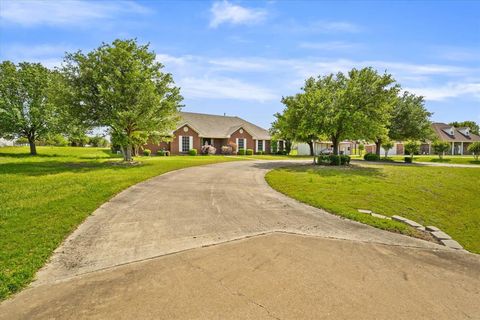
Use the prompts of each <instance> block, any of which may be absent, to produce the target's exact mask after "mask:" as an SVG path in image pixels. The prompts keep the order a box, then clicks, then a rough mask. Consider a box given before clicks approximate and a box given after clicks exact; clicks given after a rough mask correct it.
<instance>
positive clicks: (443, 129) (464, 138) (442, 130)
mask: <svg viewBox="0 0 480 320" xmlns="http://www.w3.org/2000/svg"><path fill="white" fill-rule="evenodd" d="M432 128H433V131H434V132H435V134H436V135H437V137H438V138H439V139H440V140H442V141H447V142H476V141H480V136H478V135H476V134H473V133H471V132H470V134H469V135H466V134H464V133H463V132H461V131H460V130H463V129H467V128H455V127H452V126H451V125H448V124H446V123H432ZM451 128H453V135H450V134H449V133H448V132H449V131H450V129H451Z"/></svg>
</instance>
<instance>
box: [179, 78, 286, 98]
mask: <svg viewBox="0 0 480 320" xmlns="http://www.w3.org/2000/svg"><path fill="white" fill-rule="evenodd" d="M179 84H180V86H181V90H182V94H184V95H185V97H188V98H208V99H234V100H246V101H249V100H250V101H252V100H253V101H258V102H265V101H271V100H278V99H279V96H278V95H276V94H274V93H273V92H272V91H271V90H269V89H267V88H263V87H260V86H256V85H254V84H249V83H246V82H243V81H240V80H237V79H232V78H225V77H218V78H206V77H205V78H193V77H192V78H184V79H180V81H179Z"/></svg>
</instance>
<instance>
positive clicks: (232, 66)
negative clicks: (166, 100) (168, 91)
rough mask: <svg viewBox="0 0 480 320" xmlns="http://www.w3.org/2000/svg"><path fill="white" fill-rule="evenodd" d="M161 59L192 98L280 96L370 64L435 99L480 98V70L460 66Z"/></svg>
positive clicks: (271, 98)
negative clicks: (312, 80)
mask: <svg viewBox="0 0 480 320" xmlns="http://www.w3.org/2000/svg"><path fill="white" fill-rule="evenodd" d="M157 59H158V60H159V61H160V62H162V63H164V64H165V65H166V70H167V71H168V72H171V73H172V74H173V76H174V78H175V80H176V81H177V82H178V83H179V85H180V86H181V87H182V94H184V96H185V97H186V98H210V99H215V98H222V99H233V100H244V101H247V100H250V101H279V99H280V98H281V96H282V95H289V94H293V93H295V92H298V90H299V89H300V87H301V86H302V85H303V82H304V80H305V79H306V78H308V77H312V76H313V77H316V76H318V75H326V74H329V73H337V72H339V71H341V72H347V71H349V70H350V69H352V68H357V69H359V68H363V67H367V66H372V67H374V68H376V69H377V70H379V72H383V71H384V70H387V72H390V73H392V74H393V76H394V77H395V79H397V81H398V82H399V83H400V84H402V86H403V87H405V88H407V89H406V90H409V91H411V92H412V93H415V94H419V95H424V96H425V97H426V99H427V100H430V101H432V100H436V101H438V100H445V99H449V98H455V97H460V96H474V97H480V81H479V78H478V73H479V72H480V70H479V69H478V68H477V69H474V68H464V67H459V66H456V65H440V64H415V63H407V62H399V61H383V60H358V61H357V60H351V59H327V58H321V57H307V58H303V59H275V58H265V57H204V56H195V55H183V56H172V55H168V54H158V55H157ZM439 80H440V81H444V82H443V83H439Z"/></svg>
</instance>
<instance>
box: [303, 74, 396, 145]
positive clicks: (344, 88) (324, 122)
mask: <svg viewBox="0 0 480 320" xmlns="http://www.w3.org/2000/svg"><path fill="white" fill-rule="evenodd" d="M398 90H399V88H398V85H396V84H395V80H394V79H393V77H392V76H391V75H390V74H387V73H385V74H379V73H378V72H377V71H375V70H374V69H373V68H363V69H360V70H357V69H352V70H351V71H349V72H348V73H347V74H344V73H341V72H339V73H337V74H336V75H334V74H330V75H327V76H323V77H322V76H320V77H318V78H317V79H314V78H310V79H308V80H307V81H306V83H305V88H304V91H305V94H304V103H305V104H306V105H308V110H309V114H310V121H311V123H312V125H313V127H314V128H316V130H317V134H318V135H325V136H327V137H329V139H330V140H331V141H332V144H333V147H334V150H333V152H334V154H338V153H339V144H340V142H341V141H343V140H345V139H352V140H357V139H370V138H374V137H379V136H382V135H385V134H386V132H387V129H386V127H387V125H388V124H389V120H390V114H391V110H392V108H393V105H394V103H395V97H396V95H397V94H398Z"/></svg>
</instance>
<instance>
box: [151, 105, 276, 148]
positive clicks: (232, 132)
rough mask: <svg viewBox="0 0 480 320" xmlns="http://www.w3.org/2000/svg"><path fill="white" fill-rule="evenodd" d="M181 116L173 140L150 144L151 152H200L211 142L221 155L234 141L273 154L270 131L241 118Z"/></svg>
mask: <svg viewBox="0 0 480 320" xmlns="http://www.w3.org/2000/svg"><path fill="white" fill-rule="evenodd" d="M179 115H180V121H179V123H178V126H177V128H176V129H175V130H174V131H173V132H172V136H173V139H172V141H171V142H161V143H160V144H153V143H148V144H147V145H145V146H144V148H146V149H150V150H151V151H152V153H156V152H157V151H159V150H167V151H170V153H171V154H186V153H188V151H189V150H191V149H197V151H198V152H200V150H201V148H202V146H203V145H205V144H208V145H211V146H214V147H215V148H216V149H217V153H218V154H219V153H221V150H222V146H228V145H229V144H231V143H234V144H235V145H236V146H237V150H238V149H245V150H246V149H252V150H253V152H260V151H263V152H265V153H270V141H271V137H270V134H269V133H268V131H267V130H265V129H263V128H261V127H259V126H257V125H255V124H253V123H251V122H248V121H246V120H243V119H241V118H239V117H231V116H219V115H212V114H203V113H193V112H180V114H179ZM280 143H281V142H280ZM281 149H283V147H282V148H281Z"/></svg>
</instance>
